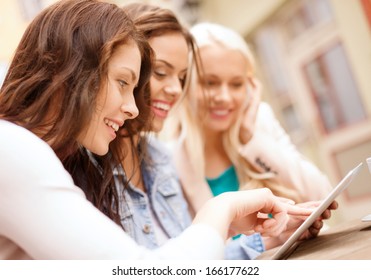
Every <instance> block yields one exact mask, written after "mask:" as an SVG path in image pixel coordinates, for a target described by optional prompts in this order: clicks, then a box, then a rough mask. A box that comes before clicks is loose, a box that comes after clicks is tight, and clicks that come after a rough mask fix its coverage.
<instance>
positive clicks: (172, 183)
mask: <svg viewBox="0 0 371 280" xmlns="http://www.w3.org/2000/svg"><path fill="white" fill-rule="evenodd" d="M167 151H168V150H167V147H166V146H164V145H163V144H162V143H161V142H160V141H158V140H157V139H156V138H154V137H150V138H149V139H148V153H149V157H150V160H149V161H150V162H146V161H144V162H142V164H141V172H142V176H143V183H144V186H145V188H146V191H147V193H144V192H143V191H141V190H140V189H138V188H137V187H135V186H134V185H133V184H131V183H129V187H127V188H125V187H124V185H123V180H122V179H123V178H125V176H126V175H125V173H124V170H123V169H122V167H121V166H120V167H118V168H116V169H115V170H114V179H115V184H116V187H117V189H118V192H119V201H120V209H119V214H120V216H121V223H122V225H123V227H124V229H125V231H126V232H127V233H128V234H129V235H130V236H131V237H132V238H133V239H134V240H136V242H137V243H138V244H139V245H143V246H145V247H147V248H150V249H154V248H157V247H158V246H159V245H160V244H158V243H157V240H156V236H155V233H154V230H153V226H154V224H153V220H152V216H151V212H150V211H153V213H154V215H155V216H156V217H157V219H158V222H159V224H160V226H161V227H162V228H163V231H164V232H165V234H166V235H167V236H168V237H169V238H173V237H176V236H178V235H179V234H180V233H181V232H183V231H184V230H185V229H186V228H187V227H188V226H189V225H190V224H191V221H192V218H191V216H190V214H189V211H188V204H187V202H186V200H185V198H184V196H183V192H182V189H181V186H180V183H179V179H178V176H177V174H176V170H175V168H174V164H173V162H172V159H171V156H170V153H169V152H167ZM262 251H264V244H263V242H262V239H261V236H260V235H259V234H254V235H251V236H242V237H240V238H238V239H236V240H232V241H230V242H228V243H227V246H226V253H225V257H226V258H227V259H254V258H255V257H257V256H258V255H259V254H260V252H262Z"/></svg>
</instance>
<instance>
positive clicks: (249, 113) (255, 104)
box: [239, 78, 262, 144]
mask: <svg viewBox="0 0 371 280" xmlns="http://www.w3.org/2000/svg"><path fill="white" fill-rule="evenodd" d="M249 86H250V87H249V89H251V92H249V98H250V99H249V101H248V104H247V106H246V108H245V109H244V113H243V114H244V117H243V119H242V123H241V127H240V135H239V137H240V141H241V143H242V144H246V143H247V142H249V141H250V139H251V138H252V136H253V135H254V132H255V122H256V116H257V112H258V108H259V104H260V101H261V89H262V86H261V83H260V81H259V80H258V79H257V78H249Z"/></svg>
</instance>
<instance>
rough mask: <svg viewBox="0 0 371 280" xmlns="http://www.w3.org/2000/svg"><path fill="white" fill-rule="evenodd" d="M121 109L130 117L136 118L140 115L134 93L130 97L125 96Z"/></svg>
mask: <svg viewBox="0 0 371 280" xmlns="http://www.w3.org/2000/svg"><path fill="white" fill-rule="evenodd" d="M121 111H122V112H123V113H124V114H125V115H126V116H127V118H128V119H135V118H136V117H137V116H138V115H139V109H138V107H137V104H136V102H135V98H134V95H132V96H131V97H130V98H125V100H124V101H123V103H122V105H121Z"/></svg>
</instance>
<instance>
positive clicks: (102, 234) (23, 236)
mask: <svg viewBox="0 0 371 280" xmlns="http://www.w3.org/2000/svg"><path fill="white" fill-rule="evenodd" d="M223 254H224V242H223V239H222V237H221V236H220V235H219V233H218V232H217V231H216V230H215V229H213V228H212V227H210V226H208V225H201V224H197V225H191V226H190V227H189V228H188V229H187V230H185V231H184V232H183V234H181V235H180V236H179V237H178V238H174V239H171V240H169V241H168V242H167V243H166V244H165V245H164V246H162V247H160V248H158V249H156V250H153V251H150V250H148V249H146V248H144V247H140V246H138V245H137V244H136V243H135V241H134V240H132V239H131V238H130V237H129V236H128V235H127V234H126V233H125V232H124V231H123V230H122V229H121V228H120V227H119V226H117V225H116V224H115V223H114V222H112V221H111V220H110V219H109V218H107V217H106V216H105V215H104V214H102V213H101V212H100V211H99V210H98V209H96V208H95V207H94V206H93V205H92V204H91V203H90V202H89V201H88V200H87V199H86V198H85V195H84V193H83V192H82V191H81V189H79V188H78V187H76V186H75V185H74V183H73V180H72V178H71V176H70V174H69V173H68V172H67V171H66V170H65V169H64V167H63V165H62V163H61V162H60V160H59V159H58V157H57V156H56V155H55V153H54V151H53V150H52V149H51V148H50V146H49V145H48V144H47V143H45V142H44V141H42V140H41V139H40V138H38V137H37V136H36V135H34V134H33V133H31V132H30V131H28V130H26V129H24V128H22V127H20V126H17V125H15V124H13V123H10V122H7V121H4V120H0V259H155V258H156V259H221V258H223Z"/></svg>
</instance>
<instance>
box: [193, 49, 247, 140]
mask: <svg viewBox="0 0 371 280" xmlns="http://www.w3.org/2000/svg"><path fill="white" fill-rule="evenodd" d="M200 57H201V60H202V66H203V71H204V73H203V76H202V78H201V80H200V83H199V84H200V85H201V86H202V87H203V90H204V92H202V90H201V87H198V90H196V92H195V94H196V95H197V104H198V114H199V116H200V119H202V120H203V125H204V131H205V132H212V133H215V132H216V133H222V132H224V131H226V130H228V129H229V128H230V127H231V126H232V124H234V122H235V121H236V120H237V117H238V114H239V112H240V110H241V109H242V106H244V105H245V104H246V102H247V99H248V93H247V85H248V79H247V73H248V64H247V61H246V59H245V57H244V56H243V55H242V53H241V52H240V51H238V50H231V49H227V48H224V47H222V46H220V45H209V46H205V47H202V48H201V49H200ZM205 95H206V96H205Z"/></svg>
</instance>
